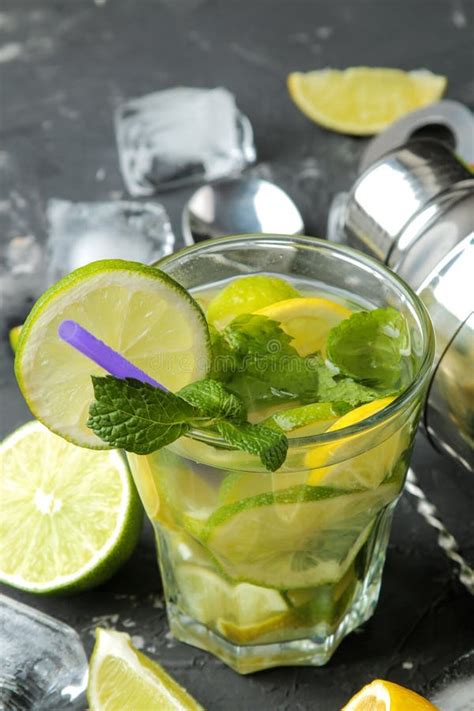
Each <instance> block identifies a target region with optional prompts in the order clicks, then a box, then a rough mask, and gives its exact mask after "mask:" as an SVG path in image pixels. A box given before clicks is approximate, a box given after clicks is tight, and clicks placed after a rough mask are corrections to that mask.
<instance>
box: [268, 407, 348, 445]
mask: <svg viewBox="0 0 474 711" xmlns="http://www.w3.org/2000/svg"><path fill="white" fill-rule="evenodd" d="M344 409H346V410H347V407H346V408H344V407H343V406H342V404H339V403H334V402H313V403H311V404H310V405H302V406H301V407H293V408H291V409H289V410H280V411H279V412H275V413H274V414H273V415H271V416H270V417H268V418H267V419H266V420H264V421H263V422H262V424H264V425H267V427H272V426H273V427H274V426H275V425H276V426H277V427H279V428H280V429H281V430H283V432H291V433H293V435H294V436H296V437H306V436H309V435H313V434H319V433H320V432H324V431H325V430H327V429H328V427H329V426H330V425H332V424H333V423H334V422H335V421H336V420H337V419H338V418H339V416H340V415H341V413H342V412H344Z"/></svg>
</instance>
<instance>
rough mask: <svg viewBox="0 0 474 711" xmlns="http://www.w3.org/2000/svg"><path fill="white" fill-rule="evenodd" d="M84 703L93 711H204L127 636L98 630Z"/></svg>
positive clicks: (111, 631)
mask: <svg viewBox="0 0 474 711" xmlns="http://www.w3.org/2000/svg"><path fill="white" fill-rule="evenodd" d="M87 700H88V702H89V706H90V708H91V709H93V710H94V711H153V709H156V710H157V711H158V709H159V711H204V709H203V708H202V706H201V705H200V704H198V702H197V701H195V699H193V698H192V696H190V695H189V694H188V692H187V691H186V690H185V689H183V687H182V686H180V685H179V684H178V683H177V682H176V681H175V680H174V679H172V677H170V676H169V674H167V673H166V672H165V670H164V669H163V667H162V666H160V665H159V664H157V662H154V661H152V660H151V659H149V658H148V657H147V656H145V655H144V654H142V653H141V652H139V651H138V650H137V649H135V648H134V647H133V645H132V643H131V640H130V637H129V636H128V634H124V633H123V632H115V631H114V630H104V629H97V631H96V643H95V647H94V651H93V653H92V658H91V661H90V668H89V684H88V687H87Z"/></svg>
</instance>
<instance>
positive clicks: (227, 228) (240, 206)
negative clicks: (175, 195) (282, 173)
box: [182, 176, 304, 245]
mask: <svg viewBox="0 0 474 711" xmlns="http://www.w3.org/2000/svg"><path fill="white" fill-rule="evenodd" d="M182 228H183V236H184V241H185V242H186V244H188V245H190V244H194V243H195V242H202V241H203V240H206V239H212V238H213V237H223V236H224V235H232V234H253V233H256V232H260V233H271V234H287V235H293V234H301V233H302V232H303V230H304V224H303V219H302V217H301V215H300V213H299V211H298V209H297V207H296V205H295V204H294V202H293V201H292V200H291V198H290V197H289V196H288V195H287V194H286V193H285V192H284V191H283V190H282V189H281V188H279V187H277V186H276V185H274V184H273V183H270V182H268V181H267V180H261V179H260V178H255V177H251V176H239V177H236V178H231V179H229V180H223V181H219V182H217V183H213V184H212V185H204V186H203V187H201V188H199V189H198V190H197V191H196V192H195V193H194V194H193V195H192V196H191V198H190V199H189V201H188V203H187V204H186V206H185V207H184V210H183V216H182Z"/></svg>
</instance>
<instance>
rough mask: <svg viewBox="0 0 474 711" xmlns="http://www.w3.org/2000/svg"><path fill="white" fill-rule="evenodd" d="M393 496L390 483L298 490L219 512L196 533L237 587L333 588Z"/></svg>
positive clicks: (245, 501)
mask: <svg viewBox="0 0 474 711" xmlns="http://www.w3.org/2000/svg"><path fill="white" fill-rule="evenodd" d="M395 491H396V490H395V487H394V486H393V485H386V486H384V487H380V489H379V490H377V491H373V492H372V491H369V492H353V493H350V492H349V493H348V492H346V491H341V490H337V489H331V488H323V487H311V486H294V487H291V488H289V489H283V490H280V491H276V492H272V493H265V494H260V495H258V496H255V497H251V498H248V499H243V500H242V501H238V502H236V503H233V504H228V505H227V506H222V507H221V508H219V509H217V511H215V513H214V514H213V515H212V516H211V517H210V518H209V520H208V521H207V523H206V524H205V526H204V527H203V529H202V531H201V532H198V535H199V536H200V538H201V540H202V542H203V545H204V546H205V547H206V548H207V549H208V550H209V552H210V553H211V554H212V555H213V556H214V558H215V560H216V562H217V563H218V564H219V566H220V567H221V568H222V570H223V571H224V572H225V573H226V575H228V576H229V577H230V578H231V579H232V580H234V581H241V582H249V583H253V584H255V585H263V586H266V587H270V588H277V589H280V590H290V589H294V588H305V587H312V586H317V585H323V584H324V583H332V582H335V581H337V580H339V579H340V578H341V577H342V576H343V575H344V573H345V572H346V570H347V569H348V567H349V566H350V564H351V563H352V561H353V560H354V557H355V556H356V554H357V552H358V551H359V550H360V548H361V547H362V545H363V544H364V542H365V541H366V540H367V537H368V535H369V533H370V530H371V525H372V523H373V521H374V518H375V516H376V514H377V513H378V511H380V509H381V508H383V506H384V505H386V503H388V501H390V500H391V499H393V498H394V496H395Z"/></svg>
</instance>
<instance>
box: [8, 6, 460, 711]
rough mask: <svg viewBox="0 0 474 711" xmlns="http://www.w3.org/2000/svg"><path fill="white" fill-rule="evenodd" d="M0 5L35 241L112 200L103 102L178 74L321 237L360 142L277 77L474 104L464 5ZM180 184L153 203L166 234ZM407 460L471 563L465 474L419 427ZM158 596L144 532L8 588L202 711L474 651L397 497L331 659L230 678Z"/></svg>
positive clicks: (168, 82)
mask: <svg viewBox="0 0 474 711" xmlns="http://www.w3.org/2000/svg"><path fill="white" fill-rule="evenodd" d="M0 10H1V11H0V63H1V66H0V71H1V75H2V97H1V118H2V122H1V134H0V140H1V146H0V149H1V151H2V152H1V153H0V159H1V162H2V164H3V165H5V160H7V161H10V162H9V163H8V165H9V166H10V167H11V165H13V174H14V183H15V189H16V193H17V194H16V195H13V196H12V194H11V191H10V192H9V194H8V193H7V194H6V195H4V196H2V200H10V201H13V202H12V203H11V204H12V208H13V212H12V213H11V215H12V214H13V217H11V215H10V217H11V219H13V220H15V219H17V217H16V215H17V213H18V220H19V221H20V222H21V224H19V225H18V231H19V232H22V233H24V232H25V231H28V230H29V231H31V232H33V233H34V234H36V235H37V236H38V237H41V236H42V235H43V234H44V212H43V211H44V206H45V203H46V201H47V199H49V198H51V197H58V198H65V199H71V200H94V199H108V198H117V197H119V196H121V195H122V194H123V184H122V180H121V177H120V174H119V171H118V162H117V152H116V147H115V141H114V134H113V126H112V111H113V108H114V106H116V104H117V103H118V102H120V101H121V100H123V99H125V98H129V97H133V96H140V95H142V94H145V93H147V92H150V91H153V90H156V89H160V88H165V87H168V86H173V85H179V84H182V85H187V86H199V87H213V86H217V85H223V86H226V87H228V88H229V89H230V90H231V91H233V92H234V93H235V94H236V96H237V101H238V104H239V106H240V108H241V109H242V110H243V111H244V113H246V114H247V115H248V116H249V118H250V120H251V121H252V124H253V126H254V130H255V139H256V145H257V150H258V159H259V162H260V163H261V164H263V168H262V169H263V171H264V173H265V174H266V175H268V176H269V177H272V178H273V179H274V180H275V181H276V182H277V183H279V184H280V185H281V186H282V187H284V188H285V189H287V190H288V192H289V193H290V195H291V196H292V197H293V198H294V199H295V201H296V203H297V204H298V206H299V207H300V208H301V209H302V211H303V214H304V218H305V221H306V226H307V234H312V235H321V234H324V228H325V223H326V213H327V207H328V202H329V200H330V198H331V196H332V195H333V193H334V192H336V191H337V190H339V189H343V188H346V187H348V186H349V185H350V184H351V181H352V180H353V178H354V177H355V174H356V168H357V162H358V157H359V155H360V153H361V151H362V150H363V148H364V146H365V145H366V142H365V141H364V140H360V139H359V140H358V139H353V138H349V137H343V136H340V135H337V134H334V133H329V132H327V131H324V130H323V129H320V128H318V127H317V126H315V125H313V124H312V123H311V122H309V121H308V120H307V119H306V118H305V117H304V116H302V115H301V114H300V113H299V112H298V111H297V110H296V109H295V107H294V106H293V105H292V103H291V102H290V100H289V98H288V96H287V93H286V89H285V77H286V75H287V73H288V72H289V71H291V70H296V69H299V70H308V69H312V68H318V67H324V66H336V67H338V66H340V67H344V66H349V65H360V64H367V65H383V66H400V67H403V68H406V69H415V68H419V67H426V68H429V69H431V70H432V71H434V72H438V73H443V74H446V75H447V76H448V78H449V87H448V92H447V95H448V96H449V97H450V98H454V99H459V100H461V101H464V102H465V103H467V104H468V105H470V106H471V107H473V106H474V81H473V75H472V63H473V60H474V56H473V51H472V44H471V42H472V36H473V26H474V13H473V3H472V2H470V1H468V0H464V2H463V1H462V0H452V1H449V0H403V1H402V0H291V1H290V0H286V1H283V0H272V1H270V0H266V1H265V0H260V1H258V0H254V1H253V2H252V1H251V0H248V1H244V0H241V1H240V2H238V1H237V0H227V1H226V0H161V1H160V0H135V1H133V0H108V1H107V2H105V3H103V2H102V3H99V1H98V0H96V2H95V3H94V2H93V1H92V0H74V2H72V1H71V0H69V1H68V0H50V1H49V2H47V1H46V0H3V2H2V5H1V8H0ZM10 175H11V170H10ZM10 181H11V178H10ZM10 188H11V183H10ZM188 193H189V191H186V190H182V191H179V192H175V193H167V194H165V195H163V196H162V197H161V198H160V199H162V202H163V203H164V204H165V206H166V208H167V209H168V211H169V214H170V216H171V218H172V221H173V226H174V228H175V231H176V234H179V215H180V210H181V207H182V205H183V202H184V200H185V198H186V196H187V194H188ZM18 195H19V196H20V200H19V199H18ZM22 199H23V200H24V203H23V202H22ZM13 203H14V205H13ZM0 206H2V209H5V208H6V209H8V203H5V202H2V203H1V205H0ZM0 238H2V236H0ZM3 238H4V235H3ZM26 311H27V305H26V304H24V303H18V304H17V305H16V306H15V308H14V313H12V312H11V309H9V312H8V318H6V311H5V312H4V313H3V316H4V318H3V320H2V329H3V330H2V343H1V353H0V387H1V390H0V392H1V406H0V417H1V421H0V430H1V432H0V434H1V435H4V434H6V433H7V432H9V431H11V430H12V429H13V428H14V427H16V426H17V425H19V424H21V423H22V422H24V421H25V420H26V419H28V418H29V414H28V411H27V408H26V406H25V404H24V403H23V401H22V399H21V397H20V395H19V392H18V390H17V387H16V385H15V383H14V379H13V375H12V361H13V359H12V355H11V353H10V350H9V347H8V345H7V340H6V332H7V331H6V327H7V325H12V324H13V322H17V323H18V322H20V320H21V319H22V318H23V317H24V315H25V313H26ZM413 463H414V468H415V469H416V471H417V473H418V474H419V476H420V479H421V481H422V483H423V485H424V486H425V488H426V489H427V491H429V494H430V496H431V497H432V499H433V500H434V501H435V502H436V504H437V505H438V507H439V509H440V511H441V512H442V515H443V516H444V518H445V520H446V522H447V523H448V525H449V526H450V527H451V528H452V530H453V531H454V532H455V533H456V535H457V536H458V538H459V540H460V542H461V545H462V549H463V552H464V554H465V555H466V556H467V557H468V558H470V559H471V561H472V560H473V559H474V547H473V534H474V525H473V517H472V508H473V501H474V479H473V478H472V476H469V475H468V474H466V473H465V472H463V471H462V470H460V469H458V468H457V467H456V466H455V465H454V464H453V463H451V462H449V461H448V460H446V459H443V458H441V457H439V456H437V455H436V454H435V453H434V452H433V451H432V450H431V449H430V448H429V446H428V445H427V444H426V443H425V441H424V440H423V438H422V437H421V436H420V437H419V441H418V444H417V447H416V450H415V455H414V462H413ZM160 591H161V587H160V580H159V576H158V573H157V572H156V567H155V553H154V546H153V541H152V536H151V532H150V530H149V528H148V527H146V528H145V529H144V532H143V536H142V539H141V542H140V545H139V546H138V548H137V550H136V552H135V554H134V555H133V557H132V559H131V560H130V561H129V563H128V564H127V565H125V566H124V568H123V569H122V570H121V571H120V572H119V573H118V574H117V575H116V576H115V577H114V578H113V579H112V580H111V581H110V582H109V583H107V584H106V585H104V586H103V587H102V588H100V589H98V590H96V591H93V592H90V593H87V594H83V595H80V596H76V597H73V598H69V599H58V598H50V599H46V598H45V599H40V598H35V597H32V596H29V595H26V594H19V593H15V592H14V591H12V590H7V589H5V592H7V594H11V595H14V596H15V597H17V598H18V599H21V600H24V601H26V602H28V603H29V604H32V605H34V606H37V607H39V608H41V609H43V610H46V611H47V612H50V613H52V614H54V615H56V616H57V617H59V618H61V619H63V620H66V621H68V622H69V623H70V624H72V625H73V626H75V627H76V629H78V630H79V631H80V632H81V634H82V636H83V639H84V643H85V645H86V647H87V650H88V651H90V649H91V646H92V644H93V635H92V632H93V629H94V627H95V626H96V625H97V624H105V625H107V624H109V625H111V626H114V625H115V626H116V627H117V628H118V629H126V630H127V631H128V632H130V633H131V634H132V635H138V636H139V638H141V639H138V642H143V643H144V649H145V651H147V652H148V653H149V654H150V655H151V656H153V657H155V658H159V659H160V661H161V662H162V663H163V664H164V665H165V667H166V668H167V669H169V670H170V671H171V672H172V673H173V674H175V676H176V677H177V678H178V679H179V680H180V681H181V682H183V683H184V684H185V685H186V686H187V687H188V689H189V690H190V691H191V692H192V693H193V694H195V695H196V697H197V698H198V699H199V700H200V701H201V702H202V703H203V704H204V705H205V706H206V708H208V709H209V710H210V711H212V710H221V709H222V710H225V711H234V710H235V711H237V710H239V711H240V710H241V709H243V710H247V709H249V710H250V709H259V711H274V710H280V711H283V710H284V709H291V710H292V711H293V710H294V711H298V710H302V709H308V710H309V709H311V711H336V710H337V709H338V708H339V707H340V706H341V705H342V704H343V703H344V702H345V701H346V700H347V699H348V697H349V696H350V695H351V694H352V693H353V692H354V691H355V690H356V689H357V688H359V687H360V686H361V685H363V684H364V683H366V682H368V681H369V680H371V679H372V678H374V677H376V676H381V677H385V678H388V679H392V680H394V681H398V682H401V683H403V684H406V685H407V686H411V687H412V688H414V689H416V690H420V691H422V690H423V689H425V688H426V685H427V684H428V683H429V682H430V681H431V680H432V679H433V678H435V677H436V676H437V675H438V674H439V673H440V671H441V670H442V669H443V667H445V666H446V665H447V664H449V663H450V662H452V661H453V660H454V659H455V658H456V657H458V656H460V655H461V654H462V653H464V652H467V651H468V650H470V649H472V648H473V647H474V625H473V624H472V621H473V615H474V604H473V599H472V597H470V596H469V595H468V593H467V592H466V591H465V590H464V589H463V587H462V586H461V585H460V584H459V582H457V580H456V578H455V576H454V575H453V571H452V569H451V568H450V566H449V564H448V562H447V560H446V559H445V557H444V555H443V553H442V552H441V550H440V549H439V547H438V546H437V544H436V535H435V533H434V531H433V530H432V529H430V528H428V527H427V526H426V524H425V523H424V522H423V520H422V519H421V518H420V517H419V516H418V515H417V514H416V512H415V508H414V502H413V500H412V498H411V497H410V496H409V495H407V494H406V495H405V496H404V497H403V498H402V500H401V502H400V504H399V506H398V509H397V512H396V515H395V523H394V529H393V535H392V539H391V543H390V546H389V551H388V558H387V564H386V570H385V575H384V583H383V589H382V594H381V599H380V604H379V606H378V608H377V611H376V614H375V616H374V617H373V619H372V620H371V621H370V622H369V623H367V624H366V625H364V627H363V629H362V630H360V631H359V632H357V633H355V634H353V635H352V636H351V637H350V638H348V639H346V640H345V641H344V642H343V643H342V644H341V647H340V649H339V650H338V652H337V653H336V654H335V656H334V658H333V660H332V661H331V662H330V663H329V664H328V665H327V666H326V667H325V668H320V669H312V668H286V669H276V670H272V671H268V672H262V673H259V674H256V675H253V676H251V677H242V678H241V677H239V676H237V675H236V674H235V673H234V672H232V671H231V670H230V669H227V668H226V667H225V666H224V665H223V664H221V663H220V662H219V661H217V660H216V659H214V658H212V657H211V656H210V655H208V654H205V653H204V652H200V651H198V650H194V649H193V648H191V647H187V646H185V645H183V644H180V643H177V642H175V641H173V640H172V639H170V638H169V636H167V627H166V620H165V613H164V610H163V609H162V606H161V592H160ZM137 711H138V710H137ZM446 711H449V709H447V710H446Z"/></svg>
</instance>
